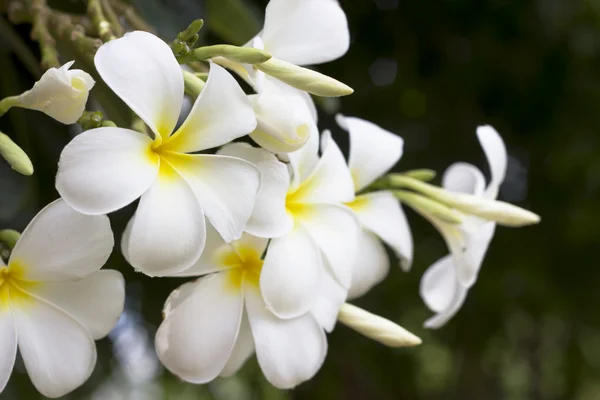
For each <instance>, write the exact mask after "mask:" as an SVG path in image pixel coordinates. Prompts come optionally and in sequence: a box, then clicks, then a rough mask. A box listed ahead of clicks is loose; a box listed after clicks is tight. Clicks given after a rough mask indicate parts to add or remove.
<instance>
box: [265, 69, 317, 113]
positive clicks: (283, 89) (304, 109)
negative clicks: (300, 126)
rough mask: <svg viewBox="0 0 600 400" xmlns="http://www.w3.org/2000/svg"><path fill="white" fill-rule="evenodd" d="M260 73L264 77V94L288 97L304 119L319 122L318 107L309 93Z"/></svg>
mask: <svg viewBox="0 0 600 400" xmlns="http://www.w3.org/2000/svg"><path fill="white" fill-rule="evenodd" d="M259 72H261V73H262V74H263V75H264V83H263V91H264V92H267V91H268V92H272V91H273V92H276V93H279V94H282V95H284V96H286V97H287V98H288V100H291V101H292V102H293V103H294V108H295V109H296V112H298V113H299V116H300V117H301V118H302V119H305V120H307V121H308V120H312V121H314V122H315V123H317V122H318V115H317V107H316V106H315V102H314V101H313V99H312V97H311V95H310V94H309V93H307V92H305V91H304V90H300V89H296V88H295V87H293V86H290V85H288V84H287V83H284V82H282V81H280V80H279V79H277V78H273V77H272V76H270V75H265V74H264V72H262V71H259ZM259 93H261V92H259Z"/></svg>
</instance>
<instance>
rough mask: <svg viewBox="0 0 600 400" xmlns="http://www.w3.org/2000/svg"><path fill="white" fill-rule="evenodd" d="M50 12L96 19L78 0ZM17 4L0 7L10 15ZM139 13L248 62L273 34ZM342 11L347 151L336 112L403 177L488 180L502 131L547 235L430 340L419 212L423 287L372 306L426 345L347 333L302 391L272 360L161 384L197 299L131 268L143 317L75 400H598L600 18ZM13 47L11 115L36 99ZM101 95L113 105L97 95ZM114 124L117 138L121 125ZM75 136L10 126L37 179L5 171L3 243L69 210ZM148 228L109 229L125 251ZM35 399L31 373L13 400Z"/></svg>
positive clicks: (525, 235)
mask: <svg viewBox="0 0 600 400" xmlns="http://www.w3.org/2000/svg"><path fill="white" fill-rule="evenodd" d="M49 3H50V4H51V5H53V6H56V7H58V8H60V9H63V10H67V11H72V12H77V11H82V10H84V9H85V7H84V5H83V4H82V3H81V2H78V1H76V0H64V1H50V2H49ZM4 5H5V4H4V3H3V2H2V1H1V0H0V11H4ZM136 5H137V6H138V9H139V10H140V12H141V14H142V15H143V16H144V17H145V18H146V20H147V21H148V22H149V23H151V24H152V25H153V26H154V27H156V29H157V32H158V33H159V34H160V35H161V36H162V37H163V38H164V39H165V40H167V41H170V40H172V38H173V37H174V35H175V34H176V33H177V32H178V31H180V30H181V29H183V28H184V27H185V26H187V24H188V23H189V22H190V21H191V20H192V19H195V18H198V17H203V18H204V19H205V20H206V22H207V28H205V29H204V30H203V33H204V36H203V38H202V40H203V41H204V43H224V42H231V43H236V44H241V43H244V42H245V41H246V40H248V39H249V38H250V37H252V36H253V35H254V34H255V33H257V32H258V30H259V29H260V26H261V24H262V16H263V9H264V6H265V5H266V0H212V1H201V0H162V1H161V0H143V1H142V0H140V1H137V2H136ZM342 7H343V8H344V10H345V11H346V13H347V15H348V19H349V24H350V31H351V37H352V45H351V48H350V51H349V52H348V54H347V55H346V56H345V57H343V58H342V59H339V60H337V61H334V62H332V63H329V64H326V65H322V66H319V67H318V69H319V70H320V71H322V72H324V73H326V74H329V75H331V76H334V77H336V78H337V79H340V80H342V81H343V82H345V83H347V84H349V85H350V86H352V87H353V88H354V89H355V94H354V95H352V96H349V97H345V98H343V99H341V100H339V101H326V102H324V103H322V104H320V105H321V106H322V108H321V110H320V111H321V113H320V125H321V128H332V129H333V130H334V136H335V137H336V139H338V140H339V141H340V142H341V143H345V144H346V146H347V138H346V136H345V134H344V133H343V132H341V131H340V130H339V129H338V128H336V127H335V125H334V123H333V118H332V113H333V112H334V111H338V110H340V111H342V112H343V113H345V114H346V115H350V116H358V117H362V118H365V119H368V120H371V121H373V122H375V123H377V124H379V125H381V126H383V127H384V128H386V129H388V130H390V131H393V132H395V133H397V134H398V135H400V136H402V137H403V138H404V139H405V154H404V157H403V159H402V160H401V162H400V163H399V165H398V166H397V170H398V171H402V170H407V169H414V168H425V167H426V168H433V169H435V170H437V171H438V173H439V174H440V175H441V173H442V172H443V171H444V169H445V168H446V167H447V166H448V165H450V164H451V163H452V162H455V161H468V162H471V163H474V164H475V165H477V166H479V167H480V168H482V169H483V170H484V171H486V173H488V170H487V164H486V161H485V158H484V155H483V152H482V150H481V149H480V147H479V144H478V142H477V139H476V136H475V128H476V126H477V125H479V124H484V123H489V124H492V125H494V126H495V127H496V128H497V129H498V131H499V132H500V133H501V134H502V136H503V137H504V139H505V142H506V145H507V148H508V153H509V165H508V173H507V179H506V182H505V184H504V185H503V187H502V189H501V194H500V198H501V199H502V200H506V201H510V202H514V203H515V204H518V205H520V206H522V207H526V208H530V209H532V210H534V211H535V212H537V213H538V214H540V215H541V216H542V223H541V224H540V225H539V226H535V227H529V228H523V229H509V228H498V229H497V231H496V232H497V233H496V237H495V239H494V241H493V243H492V245H491V248H490V251H489V253H488V256H487V258H486V260H485V262H484V265H483V268H482V272H481V274H480V277H479V280H478V282H477V284H476V286H475V287H474V288H473V290H471V293H470V295H469V298H468V300H467V302H466V304H465V306H464V307H463V309H462V310H461V311H460V313H459V314H458V315H457V316H456V318H454V319H453V320H452V321H451V322H450V323H449V324H448V325H447V326H445V327H444V328H442V329H440V330H436V331H428V330H425V329H424V328H422V323H423V321H424V320H425V319H426V318H427V317H428V316H429V315H430V313H429V312H428V310H427V309H426V307H425V306H424V305H423V303H422V301H421V299H420V298H419V295H418V283H419V280H420V277H421V275H422V273H423V272H424V271H425V269H426V268H427V267H428V266H429V265H430V264H431V263H433V262H435V261H436V260H437V259H438V258H439V257H441V256H443V255H445V254H446V253H447V249H446V247H445V245H444V243H443V241H442V239H441V237H440V236H439V235H438V234H437V232H436V231H435V230H434V229H433V228H432V227H431V226H429V225H428V224H427V223H426V222H425V221H424V220H422V219H421V218H420V217H418V216H417V215H416V214H414V213H413V212H411V211H410V210H409V211H407V213H408V218H409V220H410V222H411V226H412V229H413V235H414V238H415V263H414V266H413V269H412V271H411V272H410V273H408V274H404V273H402V272H401V271H400V269H399V268H393V269H392V270H391V272H390V276H389V278H388V279H387V280H386V281H385V282H384V283H383V284H381V285H379V286H377V287H376V288H375V289H373V290H372V291H371V292H370V293H369V294H368V295H367V296H365V297H364V298H362V299H360V300H359V301H357V302H356V304H357V305H359V306H361V307H364V308H366V309H368V310H371V311H373V312H375V313H378V314H381V315H383V316H385V317H387V318H390V319H392V320H394V321H397V322H399V323H401V324H402V325H403V326H405V327H406V328H408V329H410V330H412V331H413V332H415V333H416V334H417V335H419V336H421V337H422V338H423V340H424V344H423V345H422V346H420V347H417V348H414V349H400V350H391V349H388V348H385V347H384V346H382V345H379V344H378V343H375V342H372V341H370V340H368V339H366V338H363V337H361V336H359V335H358V334H355V333H354V332H352V331H350V330H348V329H347V328H345V327H343V326H340V327H338V328H337V329H336V330H335V331H334V333H333V334H332V335H330V337H329V344H330V350H329V354H328V357H327V360H326V362H325V365H324V366H323V368H322V369H321V371H320V372H319V373H318V374H317V376H316V377H315V378H314V379H313V380H311V381H310V382H308V383H305V384H303V385H301V386H299V387H298V388H297V389H296V390H293V391H287V392H284V391H279V390H276V389H274V388H272V387H271V386H270V385H269V384H268V383H267V382H266V381H265V380H264V378H262V375H261V373H260V370H259V368H258V366H257V364H256V361H255V360H252V361H251V362H249V363H248V364H247V365H246V366H245V367H244V369H243V370H242V371H241V373H239V374H238V375H237V376H235V377H233V378H229V379H222V380H217V381H215V382H213V383H211V384H209V385H204V386H193V385H189V384H185V383H182V382H180V381H178V379H177V378H175V377H174V376H172V375H171V374H169V373H168V372H166V371H164V370H163V369H162V368H161V367H160V365H159V364H158V363H157V360H156V356H155V354H154V350H153V343H152V339H153V335H154V332H155V330H156V327H157V325H158V324H159V323H160V320H161V314H160V310H161V307H162V304H163V302H164V300H165V298H166V297H167V295H168V293H169V292H170V291H171V290H173V289H174V288H175V287H177V286H178V285H179V284H181V283H182V282H181V281H180V280H176V279H151V278H147V277H145V276H143V275H141V274H136V273H134V272H133V271H132V269H131V268H130V267H129V266H128V265H126V264H125V262H124V260H123V258H122V256H121V255H120V254H119V252H118V251H115V254H113V256H112V258H111V261H110V263H109V265H108V267H109V268H115V269H118V270H120V271H122V272H123V273H124V274H125V277H126V279H127V282H128V283H127V291H128V292H127V294H128V298H127V305H126V312H125V314H124V316H123V318H122V319H121V321H120V322H119V325H118V326H117V328H115V330H114V331H113V333H112V334H111V335H110V336H109V338H107V339H104V340H102V341H100V342H98V349H99V361H98V365H97V367H96V370H95V372H94V374H93V375H92V378H91V379H90V380H89V381H88V382H87V383H86V384H85V385H84V386H83V387H82V388H81V389H79V390H77V391H76V392H74V393H72V394H71V395H69V396H67V398H69V399H150V400H153V399H236V400H237V399H240V400H244V399H409V400H413V399H423V400H436V399H440V400H441V399H444V400H445V399H451V400H452V399H461V400H462V399H465V400H470V399H477V400H480V399H507V400H521V399H532V400H535V399H540V400H541V399H543V400H559V399H565V400H571V399H575V400H594V399H600V318H599V316H598V304H599V300H598V299H599V296H598V292H599V288H600V269H598V268H597V266H596V257H597V252H598V250H599V249H600V245H599V240H600V223H599V222H600V207H598V204H599V202H598V200H599V195H598V193H599V191H598V189H599V186H600V136H599V135H598V130H599V129H600V112H598V110H597V109H598V107H599V105H600V1H598V0H530V1H526V0H346V1H342ZM3 24H4V25H6V21H5V20H4V21H3ZM0 26H1V25H0ZM4 28H6V26H4ZM4 28H3V30H0V96H2V97H4V96H7V95H14V94H17V93H20V92H21V91H23V90H25V89H28V88H29V87H30V86H31V85H32V83H33V82H34V78H33V76H32V75H31V74H30V73H29V72H28V71H27V69H26V68H25V67H24V65H23V63H22V62H21V61H20V60H19V58H18V57H17V56H16V55H15V51H14V47H13V44H14V41H13V40H11V39H10V38H9V35H8V33H7V32H8V31H7V30H6V29H4ZM29 29H30V26H28V25H19V26H17V27H16V30H15V31H11V32H13V33H16V35H18V36H19V37H20V38H22V40H24V41H25V43H26V44H27V45H28V46H30V47H31V49H32V50H33V51H34V52H36V51H37V49H36V45H35V43H32V42H30V40H29ZM62 61H68V59H64V60H62ZM77 65H79V68H82V67H84V66H85V64H76V66H77ZM101 90H102V88H101V87H99V86H97V87H96V88H94V91H93V92H92V95H93V96H94V95H99V94H96V93H99V92H100V91H101ZM93 96H92V97H93ZM91 105H92V108H93V106H94V105H95V103H94V101H93V99H92V102H91ZM118 106H119V105H118V104H116V106H115V109H116V110H117V111H115V113H117V112H118V111H119V110H118ZM107 111H108V110H107ZM121 112H122V110H121ZM108 117H109V118H111V119H115V120H116V119H118V117H117V116H116V115H114V114H111V113H110V112H108ZM77 129H78V128H77V127H76V126H72V127H65V126H62V125H60V124H58V123H56V122H55V121H54V120H52V119H50V118H49V117H46V116H45V115H43V114H39V113H35V112H28V111H24V110H11V111H10V112H9V113H8V114H7V115H6V116H4V117H3V118H1V119H0V130H2V131H3V132H6V133H7V134H9V135H11V136H12V137H13V138H14V140H15V141H16V142H17V143H19V144H20V145H22V146H23V148H24V149H25V150H26V151H27V152H28V154H30V156H31V158H32V160H33V162H34V165H35V167H36V173H35V175H34V176H33V177H31V178H25V177H21V176H19V175H17V174H16V173H14V172H12V171H11V170H10V169H9V167H8V166H7V165H6V164H5V163H4V162H0V227H1V228H9V227H10V228H15V229H22V228H23V227H24V226H25V225H26V224H27V223H28V221H29V220H30V219H31V218H32V216H33V215H35V213H36V212H37V211H39V210H40V209H41V208H42V207H43V206H44V205H45V204H47V203H48V202H50V201H51V200H53V199H55V198H57V197H58V195H57V193H56V191H55V189H54V175H55V173H56V164H57V160H58V156H59V154H60V151H61V149H62V147H63V146H64V145H65V144H66V143H67V142H68V141H69V140H70V138H71V137H72V136H73V135H74V134H76V133H77ZM437 182H439V180H438V181H437ZM132 211H133V207H128V208H127V209H125V210H122V211H119V212H117V213H115V215H112V216H111V219H112V222H113V228H114V229H115V231H116V234H117V238H119V237H120V231H121V230H122V229H123V226H124V223H125V222H126V221H127V219H128V218H129V216H130V215H131V214H132ZM38 396H39V394H37V392H35V390H34V389H33V388H32V386H31V384H30V383H29V379H28V377H27V375H26V374H25V372H24V368H23V365H22V362H20V361H19V362H18V363H17V366H16V368H15V372H14V373H13V377H12V379H11V381H10V383H9V386H8V387H7V389H6V390H5V392H4V393H2V394H1V395H0V398H1V399H35V398H38Z"/></svg>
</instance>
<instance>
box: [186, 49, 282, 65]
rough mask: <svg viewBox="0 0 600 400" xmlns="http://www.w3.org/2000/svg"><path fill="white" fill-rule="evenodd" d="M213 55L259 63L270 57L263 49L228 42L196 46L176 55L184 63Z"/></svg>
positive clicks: (248, 62) (243, 61) (205, 58)
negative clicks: (181, 54) (180, 54)
mask: <svg viewBox="0 0 600 400" xmlns="http://www.w3.org/2000/svg"><path fill="white" fill-rule="evenodd" d="M213 57H224V58H227V59H228V60H231V61H236V62H241V63H246V64H259V63H264V62H265V61H268V60H270V59H271V55H270V54H269V53H267V52H266V51H263V50H259V49H253V48H251V47H238V46H232V45H229V44H217V45H214V46H203V47H198V48H197V49H194V50H192V51H190V52H189V53H187V54H186V55H183V56H179V57H177V61H178V62H179V64H186V63H188V62H190V61H202V60H208V59H210V58H213Z"/></svg>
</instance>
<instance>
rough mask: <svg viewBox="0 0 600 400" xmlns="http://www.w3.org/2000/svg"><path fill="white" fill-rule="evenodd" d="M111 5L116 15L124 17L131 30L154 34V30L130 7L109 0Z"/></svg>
mask: <svg viewBox="0 0 600 400" xmlns="http://www.w3.org/2000/svg"><path fill="white" fill-rule="evenodd" d="M111 5H112V6H113V9H114V10H115V11H116V12H117V13H118V14H121V15H123V16H124V17H125V20H126V21H127V23H128V24H129V25H130V26H131V27H132V28H133V29H136V30H140V31H146V32H150V33H154V28H153V27H152V26H151V25H149V24H148V23H147V22H146V21H144V19H143V18H142V17H140V16H139V15H138V13H137V12H136V11H135V8H133V7H132V6H130V5H128V4H125V3H123V2H122V1H120V0H111Z"/></svg>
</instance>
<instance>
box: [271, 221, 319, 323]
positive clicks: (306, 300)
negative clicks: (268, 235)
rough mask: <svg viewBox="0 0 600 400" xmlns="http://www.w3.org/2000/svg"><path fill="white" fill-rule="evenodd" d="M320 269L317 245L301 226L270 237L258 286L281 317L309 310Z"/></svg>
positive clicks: (316, 290)
mask: <svg viewBox="0 0 600 400" xmlns="http://www.w3.org/2000/svg"><path fill="white" fill-rule="evenodd" d="M322 269H323V266H322V261H321V255H320V253H319V249H318V247H317V246H316V244H315V243H314V242H313V241H312V240H311V238H310V236H309V235H308V234H307V233H306V231H305V230H304V229H303V228H302V227H295V228H294V229H293V230H292V231H291V232H290V233H288V234H287V235H285V236H283V237H280V238H277V239H273V240H271V243H270V244H269V248H268V249H267V255H266V256H265V262H264V264H263V268H262V272H261V274H260V290H261V292H262V295H263V297H264V299H265V303H266V304H267V306H268V307H269V309H270V310H271V311H272V312H273V313H275V315H277V316H279V317H280V318H293V317H297V316H299V315H302V314H304V313H306V312H307V311H308V310H310V309H311V307H312V306H313V304H314V302H315V301H316V298H315V297H316V295H317V293H318V290H319V282H320V279H321V272H322Z"/></svg>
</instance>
